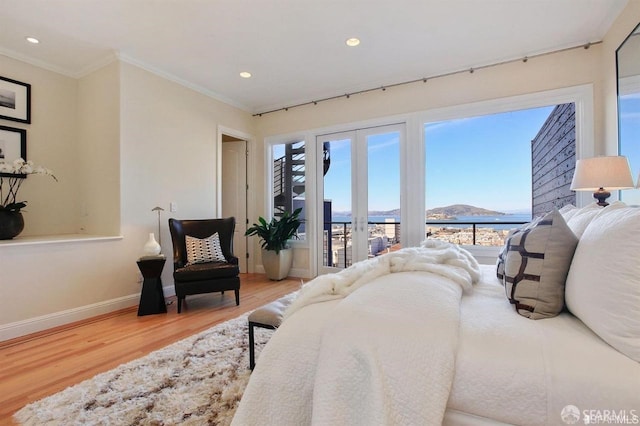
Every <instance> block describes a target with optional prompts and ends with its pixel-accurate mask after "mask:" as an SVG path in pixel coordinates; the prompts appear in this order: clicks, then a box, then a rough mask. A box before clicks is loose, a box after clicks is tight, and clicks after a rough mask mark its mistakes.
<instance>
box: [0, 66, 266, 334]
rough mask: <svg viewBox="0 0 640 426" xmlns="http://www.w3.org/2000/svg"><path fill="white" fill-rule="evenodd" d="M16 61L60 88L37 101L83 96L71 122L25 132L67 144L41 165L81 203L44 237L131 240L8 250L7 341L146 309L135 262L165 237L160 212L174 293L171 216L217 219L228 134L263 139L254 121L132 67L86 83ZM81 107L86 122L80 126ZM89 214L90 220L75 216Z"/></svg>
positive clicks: (0, 325)
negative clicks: (221, 155) (156, 238)
mask: <svg viewBox="0 0 640 426" xmlns="http://www.w3.org/2000/svg"><path fill="white" fill-rule="evenodd" d="M0 58H2V57H0ZM14 62H16V63H15V64H14V67H15V73H16V75H13V76H12V78H15V79H17V80H20V81H25V82H31V83H33V81H34V80H33V79H31V78H30V77H29V76H34V75H36V76H39V75H43V77H42V79H43V81H47V84H51V85H52V86H58V85H60V86H62V88H60V89H57V90H53V89H47V90H48V91H49V92H51V96H52V98H51V99H48V98H47V99H45V98H44V96H43V91H42V90H38V91H35V90H34V94H33V96H34V99H35V97H36V96H39V98H38V99H40V101H41V102H44V101H45V100H46V102H47V103H49V102H51V104H54V101H55V99H56V97H58V96H61V95H62V94H64V93H59V92H64V90H70V91H71V92H72V93H73V96H70V99H68V101H67V102H68V103H69V105H68V108H66V111H68V113H69V114H70V115H71V117H67V116H66V115H65V114H64V113H63V112H60V115H61V117H58V120H54V119H50V120H43V119H42V118H41V113H40V111H39V110H38V111H39V113H38V114H35V111H34V114H33V124H32V125H31V126H28V125H27V126H25V127H26V128H28V129H29V130H28V131H29V136H30V135H31V133H36V132H35V130H36V128H37V129H38V132H37V133H38V135H40V134H42V135H46V136H47V140H54V141H60V143H59V145H58V146H56V149H54V150H52V151H46V152H45V154H46V155H44V154H43V155H42V157H43V158H42V162H43V163H45V165H47V166H49V167H51V168H54V169H56V174H57V175H58V177H59V178H60V180H61V183H62V185H60V186H65V185H66V183H67V182H69V185H71V184H73V185H72V186H71V187H70V188H69V192H71V193H73V194H74V195H75V194H77V198H75V199H71V200H70V201H68V202H67V200H66V199H64V198H63V199H62V200H58V199H55V200H52V201H51V203H52V204H53V206H49V210H48V212H49V213H50V212H51V210H52V209H53V210H58V209H59V210H61V211H70V212H71V214H73V215H74V219H73V220H69V226H67V227H66V228H64V229H63V228H55V229H56V230H58V231H57V232H55V231H52V232H46V231H49V230H50V229H52V226H53V225H52V224H53V223H56V222H57V221H58V218H57V217H55V216H46V217H47V219H46V220H43V221H42V223H41V227H40V229H44V231H45V232H42V234H44V233H54V232H55V233H68V234H71V233H76V232H78V229H77V228H78V227H86V228H87V229H86V231H87V232H91V233H94V231H96V230H98V231H99V233H101V234H107V235H114V233H113V232H112V231H114V226H115V228H118V229H116V230H115V231H116V233H118V234H122V237H115V238H111V239H102V240H87V241H81V242H78V241H71V242H55V241H53V242H52V241H42V239H40V241H39V242H38V243H32V244H21V243H20V241H21V240H23V238H22V236H21V238H19V239H18V240H16V241H15V242H13V243H8V244H7V243H5V244H2V243H0V271H1V273H0V298H1V299H2V300H5V301H7V303H5V305H4V307H3V309H1V310H0V340H5V339H8V338H12V337H16V336H18V335H21V334H25V333H28V332H33V331H38V330H40V329H43V328H48V327H51V326H54V325H59V324H64V323H66V322H69V321H71V320H78V319H82V318H85V317H87V316H92V315H96V314H98V313H102V312H108V311H111V310H114V309H119V308H122V307H125V306H131V305H135V304H137V303H138V299H139V293H140V284H139V282H138V277H139V272H138V269H137V266H136V263H135V262H136V259H137V258H138V257H139V256H140V254H141V250H142V246H143V245H144V243H145V242H146V238H147V235H148V233H149V232H157V231H156V229H157V215H156V213H155V212H152V211H151V209H152V208H153V207H155V206H156V205H160V206H161V207H163V208H165V209H166V212H164V213H163V216H162V246H163V252H164V253H165V254H167V256H168V259H167V263H166V265H165V268H164V272H163V277H162V278H163V284H164V285H165V287H169V288H171V285H172V283H173V281H172V279H171V273H172V270H173V266H172V263H171V241H170V237H169V233H168V230H167V219H168V217H169V216H170V215H173V216H175V217H178V218H181V217H185V218H186V217H189V218H195V217H213V216H215V211H216V175H217V172H216V169H215V167H216V166H215V165H216V153H217V146H216V143H217V128H218V125H224V126H225V127H228V128H233V129H238V130H239V131H243V132H245V133H247V134H252V133H253V119H252V117H251V115H250V114H248V113H246V112H244V111H241V110H238V109H237V108H235V107H231V106H229V105H226V104H223V103H221V102H219V101H216V100H213V99H211V98H209V97H207V96H204V95H201V94H199V93H196V92H194V91H193V90H191V89H187V88H185V87H183V86H180V85H178V84H176V83H173V82H170V81H168V80H165V79H163V78H160V77H158V76H156V75H154V74H151V73H149V72H147V71H144V70H142V69H140V68H137V67H134V66H132V65H129V64H126V63H112V64H109V65H107V66H106V67H105V68H103V69H101V70H98V71H96V72H95V73H92V74H91V75H90V76H87V77H85V78H83V79H81V80H79V81H77V80H73V79H69V78H66V77H60V76H58V75H57V74H55V73H51V72H49V71H45V70H40V69H38V68H36V67H33V66H31V65H28V64H24V63H19V62H17V61H14ZM3 70H4V69H3ZM63 89H64V90H63ZM63 99H66V98H63ZM51 106H52V105H51ZM80 106H81V108H82V113H81V114H78V115H76V109H77V108H79V107H80ZM76 117H79V122H78V123H76ZM80 121H81V122H80ZM45 123H46V125H45ZM60 123H62V124H60ZM16 127H17V126H16ZM34 139H35V138H34ZM35 140H36V141H37V140H39V138H38V139H35ZM34 144H35V141H34ZM79 145H82V146H79ZM36 151H37V150H36ZM69 155H72V156H73V157H72V158H71V159H68V161H63V160H67V156H69ZM80 163H82V165H81V166H80V165H79V164H80ZM31 179H32V178H29V180H31ZM36 179H37V177H34V178H33V180H34V181H36ZM41 183H45V182H41ZM46 183H47V184H49V186H50V187H55V186H56V185H58V184H55V182H53V181H52V182H46ZM49 190H50V188H49ZM116 195H117V196H116ZM39 196H40V195H39V194H35V195H34V197H35V198H34V199H36V198H38V197H39ZM42 196H43V197H45V196H46V193H44V192H43V195H42ZM169 201H175V202H177V205H178V211H177V212H176V213H173V214H170V213H169ZM30 204H31V203H30ZM83 204H84V205H83ZM81 209H82V210H83V211H84V212H85V213H86V215H85V216H82V217H81V216H79V215H77V214H75V212H77V211H79V210H81ZM34 210H35V209H34ZM113 212H115V213H116V217H115V218H114V217H113V216H114V215H113ZM25 218H26V220H27V222H29V221H30V220H31V218H30V217H25ZM60 218H61V220H62V221H64V220H66V218H65V217H64V216H60ZM118 224H119V227H118V226H117V225H118ZM39 226H40V225H39ZM70 238H71V237H70ZM45 240H46V239H45ZM167 294H170V293H167Z"/></svg>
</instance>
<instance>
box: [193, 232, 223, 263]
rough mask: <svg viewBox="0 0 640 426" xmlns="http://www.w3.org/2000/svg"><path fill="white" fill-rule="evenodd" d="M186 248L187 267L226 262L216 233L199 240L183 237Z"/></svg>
mask: <svg viewBox="0 0 640 426" xmlns="http://www.w3.org/2000/svg"><path fill="white" fill-rule="evenodd" d="M185 243H186V246H187V266H188V265H195V264H197V263H207V262H226V261H227V259H226V258H225V257H224V254H222V248H221V247H220V235H218V233H217V232H216V233H215V234H213V235H212V236H210V237H207V238H204V239H200V238H195V237H192V236H190V235H185Z"/></svg>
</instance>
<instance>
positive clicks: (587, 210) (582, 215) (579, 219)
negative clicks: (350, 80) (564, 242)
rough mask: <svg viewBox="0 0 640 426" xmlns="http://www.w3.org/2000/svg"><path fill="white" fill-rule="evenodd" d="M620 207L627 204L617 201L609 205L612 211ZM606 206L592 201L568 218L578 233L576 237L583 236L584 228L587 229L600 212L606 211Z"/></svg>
mask: <svg viewBox="0 0 640 426" xmlns="http://www.w3.org/2000/svg"><path fill="white" fill-rule="evenodd" d="M620 207H626V204H625V203H623V202H622V201H615V202H613V203H611V204H610V205H608V206H607V209H608V210H607V211H611V210H613V209H617V208H620ZM604 210H605V209H604V207H602V206H599V205H598V203H591V204H588V205H586V206H585V207H582V208H580V209H578V210H577V211H576V212H575V213H574V214H573V215H571V217H570V218H569V219H568V220H567V225H569V228H571V230H572V231H573V233H574V234H575V235H576V237H578V238H580V237H582V234H583V233H584V230H585V229H587V226H589V224H590V223H591V221H592V220H593V219H595V218H596V216H598V215H599V214H600V213H602V212H603V211H604Z"/></svg>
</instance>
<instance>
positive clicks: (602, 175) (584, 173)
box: [571, 156, 633, 191]
mask: <svg viewBox="0 0 640 426" xmlns="http://www.w3.org/2000/svg"><path fill="white" fill-rule="evenodd" d="M600 188H604V189H608V190H612V189H628V188H633V177H632V176H631V168H630V167H629V161H628V160H627V157H623V156H610V157H593V158H583V159H581V160H578V161H577V162H576V170H575V172H574V173H573V180H572V181H571V189H572V190H574V191H596V190H598V189H600Z"/></svg>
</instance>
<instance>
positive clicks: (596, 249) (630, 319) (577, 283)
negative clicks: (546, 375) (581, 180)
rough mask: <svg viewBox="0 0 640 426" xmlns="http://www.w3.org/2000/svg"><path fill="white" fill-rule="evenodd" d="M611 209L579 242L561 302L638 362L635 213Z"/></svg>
mask: <svg viewBox="0 0 640 426" xmlns="http://www.w3.org/2000/svg"><path fill="white" fill-rule="evenodd" d="M610 207H611V206H609V207H606V208H604V209H603V212H602V213H601V214H599V215H597V217H595V218H594V219H593V221H591V223H590V224H589V225H588V226H587V228H586V229H585V231H584V233H583V234H582V238H580V241H579V242H578V247H577V248H576V251H575V254H574V256H573V261H572V262H571V268H570V269H569V274H568V276H567V283H566V288H565V302H566V304H567V307H568V308H569V310H570V311H571V312H572V313H573V314H574V315H575V316H576V317H578V318H580V319H581V320H582V322H583V323H585V324H586V325H587V326H588V327H589V328H591V330H593V332H594V333H596V334H597V335H598V336H600V337H601V338H602V339H603V340H604V341H605V342H607V343H608V344H610V345H611V346H613V347H614V348H616V349H617V350H618V351H620V352H622V353H623V354H625V355H627V356H628V357H630V358H631V359H633V360H635V361H638V362H640V262H639V261H638V256H639V255H640V208H632V207H624V208H615V207H614V208H613V209H610Z"/></svg>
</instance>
